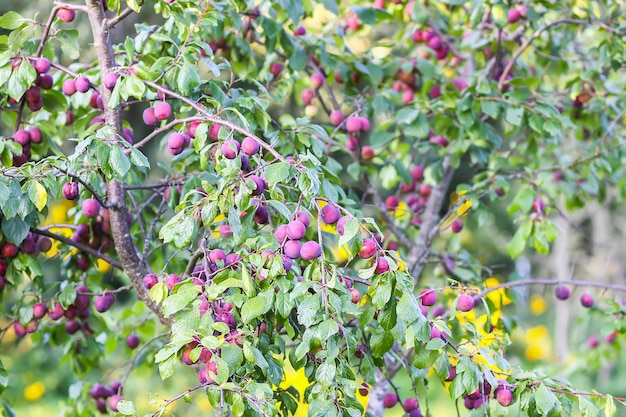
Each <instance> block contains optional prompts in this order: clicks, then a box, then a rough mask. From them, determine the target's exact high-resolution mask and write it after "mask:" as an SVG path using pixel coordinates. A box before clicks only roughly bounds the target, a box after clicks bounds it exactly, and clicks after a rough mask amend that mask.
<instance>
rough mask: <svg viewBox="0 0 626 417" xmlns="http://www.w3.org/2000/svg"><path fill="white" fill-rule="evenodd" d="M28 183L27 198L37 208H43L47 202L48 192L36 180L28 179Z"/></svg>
mask: <svg viewBox="0 0 626 417" xmlns="http://www.w3.org/2000/svg"><path fill="white" fill-rule="evenodd" d="M28 183H29V184H28V198H30V201H32V203H33V204H34V205H35V207H37V210H39V211H41V210H43V208H44V207H45V206H46V203H47V202H48V192H47V191H46V189H45V188H44V187H43V185H41V183H39V181H37V180H30V181H29V182H28Z"/></svg>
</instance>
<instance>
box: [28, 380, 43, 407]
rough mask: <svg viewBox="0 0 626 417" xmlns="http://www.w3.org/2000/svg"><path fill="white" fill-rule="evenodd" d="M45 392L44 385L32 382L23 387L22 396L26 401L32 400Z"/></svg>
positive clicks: (35, 399)
mask: <svg viewBox="0 0 626 417" xmlns="http://www.w3.org/2000/svg"><path fill="white" fill-rule="evenodd" d="M45 392H46V387H44V385H43V384H42V383H41V382H39V381H37V382H33V383H32V384H30V385H28V386H27V387H26V388H24V398H26V400H27V401H31V402H34V401H37V400H38V399H40V398H41V397H42V396H43V394H44V393H45Z"/></svg>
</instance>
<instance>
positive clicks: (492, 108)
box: [480, 100, 500, 119]
mask: <svg viewBox="0 0 626 417" xmlns="http://www.w3.org/2000/svg"><path fill="white" fill-rule="evenodd" d="M480 109H481V110H482V112H483V113H485V114H486V115H487V116H489V117H491V118H492V119H496V118H497V117H498V114H499V113H500V106H499V105H498V103H496V102H495V101H487V100H485V101H483V102H482V103H481V105H480Z"/></svg>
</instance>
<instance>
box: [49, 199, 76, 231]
mask: <svg viewBox="0 0 626 417" xmlns="http://www.w3.org/2000/svg"><path fill="white" fill-rule="evenodd" d="M73 207H74V203H73V202H71V201H69V200H57V201H55V202H54V203H52V204H51V205H50V211H49V212H48V217H46V219H45V220H44V223H43V224H44V225H49V224H59V223H67V222H68V220H69V216H68V215H67V212H68V211H69V210H70V209H71V208H73Z"/></svg>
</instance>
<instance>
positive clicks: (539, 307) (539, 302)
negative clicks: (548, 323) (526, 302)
mask: <svg viewBox="0 0 626 417" xmlns="http://www.w3.org/2000/svg"><path fill="white" fill-rule="evenodd" d="M547 309H548V304H547V303H546V300H545V299H544V298H543V297H542V296H541V295H539V294H533V295H532V296H531V297H530V312H531V313H532V314H533V315H535V316H540V315H542V314H543V313H545V312H546V310H547Z"/></svg>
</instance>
